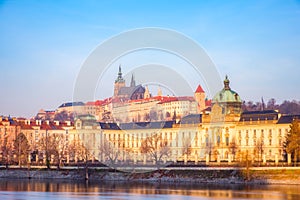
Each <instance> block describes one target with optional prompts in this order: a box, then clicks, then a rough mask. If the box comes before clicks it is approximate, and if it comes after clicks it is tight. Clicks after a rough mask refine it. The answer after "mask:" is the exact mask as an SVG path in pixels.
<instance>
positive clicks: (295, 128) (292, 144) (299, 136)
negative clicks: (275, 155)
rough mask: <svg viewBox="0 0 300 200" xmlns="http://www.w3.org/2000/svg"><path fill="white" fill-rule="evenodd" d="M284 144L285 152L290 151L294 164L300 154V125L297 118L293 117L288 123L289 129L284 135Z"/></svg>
mask: <svg viewBox="0 0 300 200" xmlns="http://www.w3.org/2000/svg"><path fill="white" fill-rule="evenodd" d="M284 146H285V148H286V152H287V153H292V156H293V157H294V162H295V164H296V162H297V160H298V157H299V155H300V154H299V153H300V127H299V120H298V119H294V120H293V122H292V124H291V125H290V130H289V132H288V134H287V136H286V141H285V144H284Z"/></svg>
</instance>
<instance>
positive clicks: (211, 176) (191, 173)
mask: <svg viewBox="0 0 300 200" xmlns="http://www.w3.org/2000/svg"><path fill="white" fill-rule="evenodd" d="M87 175H88V179H89V181H91V182H101V181H126V182H128V181H130V182H166V183H167V182H169V183H208V184H297V185H300V169H299V168H293V167H291V168H284V167H282V168H251V169H249V170H246V169H244V168H219V169H216V168H205V169H186V170H182V169H161V170H155V171H149V172H143V173H132V172H131V173H128V172H122V171H117V170H111V169H88V173H86V169H84V168H78V169H60V170H58V169H51V170H47V169H30V170H28V169H1V170H0V178H1V179H38V180H44V179H57V180H59V179H64V180H75V181H77V180H78V181H79V180H84V179H85V178H86V177H87Z"/></svg>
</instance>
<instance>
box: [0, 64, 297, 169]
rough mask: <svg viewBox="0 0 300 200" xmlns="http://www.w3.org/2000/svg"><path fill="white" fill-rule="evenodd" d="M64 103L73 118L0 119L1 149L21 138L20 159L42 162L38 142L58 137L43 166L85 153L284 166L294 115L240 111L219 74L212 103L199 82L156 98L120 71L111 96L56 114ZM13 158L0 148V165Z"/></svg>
mask: <svg viewBox="0 0 300 200" xmlns="http://www.w3.org/2000/svg"><path fill="white" fill-rule="evenodd" d="M70 105H71V106H78V107H80V109H78V110H80V113H77V115H76V117H75V119H74V121H55V120H46V119H43V118H41V119H36V120H27V119H11V118H1V119H0V142H1V146H2V147H3V146H5V145H6V147H7V148H12V146H13V145H12V144H13V141H14V140H16V138H17V136H18V134H20V133H22V134H24V135H25V136H26V138H27V140H28V144H29V146H30V154H29V155H28V156H29V158H28V159H29V160H30V162H36V163H45V160H46V158H45V156H46V149H45V147H44V146H43V145H42V144H41V141H43V139H44V138H45V137H47V138H49V137H52V136H53V137H59V144H57V145H58V146H57V150H56V151H52V153H50V154H51V162H55V160H56V161H57V162H62V160H64V162H76V161H79V160H83V159H86V156H87V155H88V157H89V158H88V159H91V160H98V161H99V162H102V163H105V164H115V165H117V164H122V163H127V164H128V163H131V164H141V165H148V164H153V163H174V162H180V161H183V162H194V163H198V162H205V163H211V162H215V163H221V162H222V163H224V162H226V163H234V162H239V161H242V160H244V159H245V158H247V160H250V161H252V162H253V163H267V162H272V163H276V164H278V163H279V162H281V161H288V162H290V161H291V156H290V155H287V154H286V152H285V149H284V142H285V139H286V135H287V134H288V132H289V130H290V125H291V123H292V121H293V120H295V119H299V118H300V115H282V114H280V113H279V112H278V111H277V110H261V111H252V112H243V111H242V108H241V106H242V101H241V98H240V96H239V95H238V93H237V92H235V91H234V90H232V89H231V88H230V81H229V79H228V77H227V76H226V77H225V80H224V86H223V88H220V91H219V92H218V93H216V94H215V95H214V97H213V98H212V100H207V99H206V96H205V92H204V90H203V89H202V87H201V86H200V85H199V86H198V87H197V88H196V90H195V93H194V96H182V97H170V96H163V95H162V92H161V90H160V89H158V92H157V95H156V96H153V95H151V94H150V92H149V89H148V88H147V86H142V85H136V83H135V79H134V76H133V75H132V78H131V83H130V85H129V86H126V83H125V80H124V79H123V77H122V71H121V67H119V71H118V76H117V79H116V80H115V82H114V92H113V96H112V97H110V98H107V99H105V100H100V101H95V102H88V103H86V104H82V103H78V102H77V103H72V104H63V105H61V106H60V107H59V108H58V110H59V111H60V112H62V111H64V112H72V110H68V109H69V108H70V107H71V106H70ZM40 116H41V117H43V113H42V112H41V113H40ZM149 141H150V142H149ZM151 145H153V146H152V147H151ZM75 147H76V148H75ZM150 147H151V148H152V151H151V150H149V149H151V148H150ZM2 149H3V148H2ZM79 149H81V150H79ZM83 152H85V154H83ZM14 157H15V155H13V151H11V153H9V152H4V151H3V150H2V154H1V158H0V161H1V160H3V159H10V160H13V159H14Z"/></svg>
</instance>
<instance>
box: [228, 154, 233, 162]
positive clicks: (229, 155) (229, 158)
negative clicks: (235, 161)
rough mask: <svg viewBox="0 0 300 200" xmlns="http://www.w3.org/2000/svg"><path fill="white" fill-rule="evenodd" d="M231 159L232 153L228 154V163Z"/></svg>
mask: <svg viewBox="0 0 300 200" xmlns="http://www.w3.org/2000/svg"><path fill="white" fill-rule="evenodd" d="M231 161H232V154H228V163H231Z"/></svg>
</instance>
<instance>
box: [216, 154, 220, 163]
mask: <svg viewBox="0 0 300 200" xmlns="http://www.w3.org/2000/svg"><path fill="white" fill-rule="evenodd" d="M217 163H218V164H220V163H221V156H220V155H217Z"/></svg>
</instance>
